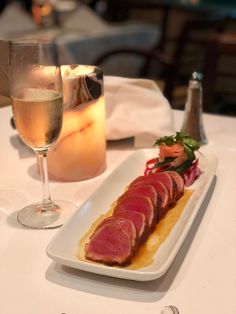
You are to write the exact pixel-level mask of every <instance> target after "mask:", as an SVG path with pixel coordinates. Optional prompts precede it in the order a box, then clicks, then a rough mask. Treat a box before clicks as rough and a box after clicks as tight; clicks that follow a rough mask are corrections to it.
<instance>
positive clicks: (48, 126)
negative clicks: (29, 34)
mask: <svg viewBox="0 0 236 314" xmlns="http://www.w3.org/2000/svg"><path fill="white" fill-rule="evenodd" d="M55 52H56V50H55V46H54V45H53V44H50V43H46V42H44V43H39V42H34V41H27V42H12V43H10V56H9V67H10V80H9V82H10V91H11V98H12V111H13V117H14V122H15V126H16V129H17V131H18V134H19V135H20V137H21V139H22V140H23V142H24V143H25V144H26V145H27V146H29V147H30V148H32V149H33V150H34V151H35V153H36V156H37V162H38V168H39V172H40V175H41V181H42V188H43V200H42V201H41V202H37V203H34V204H30V205H28V206H26V207H25V208H23V209H22V210H20V211H19V212H18V215H17V219H18V221H19V222H20V223H21V224H22V225H24V226H26V227H30V228H33V229H52V228H57V227H60V226H61V225H63V223H64V222H65V220H66V219H67V218H68V216H69V215H70V214H71V212H72V211H74V210H75V209H76V206H75V205H74V204H72V203H70V202H65V201H52V199H51V196H50V192H49V185H48V169H47V152H48V149H50V147H51V146H52V145H53V143H54V142H55V141H56V139H57V138H58V136H59V134H60V132H61V127H62V117H63V94H62V79H61V73H60V67H59V66H58V65H57V58H56V53H55Z"/></svg>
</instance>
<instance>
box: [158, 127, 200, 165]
mask: <svg viewBox="0 0 236 314" xmlns="http://www.w3.org/2000/svg"><path fill="white" fill-rule="evenodd" d="M176 143H181V144H182V145H183V147H184V151H185V153H186V154H187V156H188V159H190V160H194V159H195V158H196V157H195V154H194V151H195V150H197V149H199V147H200V145H199V143H198V142H197V141H196V140H195V139H194V138H193V137H191V136H190V135H188V134H185V133H182V132H176V135H170V136H163V137H160V138H159V139H158V140H156V142H155V143H154V146H159V145H161V144H165V145H167V146H171V145H173V144H176Z"/></svg>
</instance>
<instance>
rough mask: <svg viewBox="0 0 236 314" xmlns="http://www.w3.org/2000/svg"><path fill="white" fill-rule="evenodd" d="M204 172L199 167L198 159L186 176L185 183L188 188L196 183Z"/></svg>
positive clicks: (185, 173) (186, 172)
mask: <svg viewBox="0 0 236 314" xmlns="http://www.w3.org/2000/svg"><path fill="white" fill-rule="evenodd" d="M201 173H202V171H201V169H200V168H199V167H198V159H197V160H196V161H195V162H194V163H193V164H192V166H191V167H190V168H188V169H187V170H186V171H185V172H184V174H183V178H184V183H185V185H186V186H190V185H192V184H193V183H194V181H195V180H196V179H197V178H198V177H199V176H200V175H201Z"/></svg>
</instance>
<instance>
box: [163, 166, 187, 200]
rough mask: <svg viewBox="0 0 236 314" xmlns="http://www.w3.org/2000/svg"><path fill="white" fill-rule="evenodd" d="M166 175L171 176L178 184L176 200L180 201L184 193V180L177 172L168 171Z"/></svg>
mask: <svg viewBox="0 0 236 314" xmlns="http://www.w3.org/2000/svg"><path fill="white" fill-rule="evenodd" d="M166 173H168V174H169V175H170V176H171V178H172V179H173V180H174V181H175V184H176V196H175V200H176V201H178V199H180V197H181V196H182V195H183V192H184V179H183V178H182V176H181V175H180V174H179V173H178V172H176V171H166Z"/></svg>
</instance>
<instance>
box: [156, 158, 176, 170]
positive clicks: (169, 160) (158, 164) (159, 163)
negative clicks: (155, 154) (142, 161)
mask: <svg viewBox="0 0 236 314" xmlns="http://www.w3.org/2000/svg"><path fill="white" fill-rule="evenodd" d="M175 158H176V157H166V158H165V160H164V161H162V162H158V163H157V168H158V167H162V166H164V165H165V164H168V163H170V162H171V161H173V160H175Z"/></svg>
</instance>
